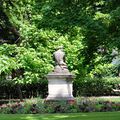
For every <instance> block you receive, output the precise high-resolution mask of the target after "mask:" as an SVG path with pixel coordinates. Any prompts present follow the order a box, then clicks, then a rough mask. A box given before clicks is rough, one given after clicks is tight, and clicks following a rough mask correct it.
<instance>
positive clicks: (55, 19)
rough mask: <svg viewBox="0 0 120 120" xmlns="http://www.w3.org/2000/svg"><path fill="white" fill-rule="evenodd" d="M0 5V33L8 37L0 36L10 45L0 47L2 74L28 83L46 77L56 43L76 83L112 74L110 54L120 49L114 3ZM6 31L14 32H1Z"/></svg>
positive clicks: (9, 0) (7, 0) (38, 0)
mask: <svg viewBox="0 0 120 120" xmlns="http://www.w3.org/2000/svg"><path fill="white" fill-rule="evenodd" d="M0 3H1V6H0V10H1V11H2V12H1V16H0V30H2V31H4V34H5V36H7V37H5V36H4V35H3V34H1V35H0V43H5V42H6V39H8V38H9V39H10V41H11V40H12V42H9V43H14V44H13V45H10V44H1V45H0V56H1V58H0V74H1V75H2V74H4V77H5V76H12V77H11V80H12V81H13V83H15V84H16V83H19V84H32V83H38V82H41V80H43V79H45V75H46V74H47V73H48V72H49V71H51V70H52V69H53V64H54V62H53V61H52V53H53V52H54V51H55V48H56V47H57V46H60V45H63V46H64V48H65V52H66V63H67V65H68V68H69V70H70V71H72V72H74V73H75V74H76V76H77V78H76V79H81V78H83V79H84V78H85V77H86V76H87V77H88V76H89V77H92V78H94V77H95V75H96V76H102V77H106V76H114V74H115V73H116V71H115V70H114V68H112V67H111V64H110V63H111V60H112V59H111V51H112V50H113V49H114V48H118V52H119V48H120V42H119V38H120V29H119V28H120V23H119V18H120V14H119V12H120V7H119V3H120V2H119V1H118V0H80V1H79V0H59V1H58V0H53V1H51V0H1V1H0ZM8 28H12V30H8V31H7V32H5V30H6V29H8ZM13 28H14V29H13ZM13 31H14V32H13ZM15 31H17V32H15ZM9 36H10V37H9ZM15 38H16V40H14V39H15ZM1 41H2V42H1ZM7 41H9V40H7ZM21 69H22V70H21ZM20 70H21V71H22V72H21V73H20ZM113 70H114V71H115V72H114V73H113ZM14 74H15V75H14ZM80 82H81V81H80ZM88 82H89V80H88ZM88 86H89V85H88Z"/></svg>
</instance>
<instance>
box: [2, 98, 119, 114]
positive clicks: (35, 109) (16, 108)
mask: <svg viewBox="0 0 120 120" xmlns="http://www.w3.org/2000/svg"><path fill="white" fill-rule="evenodd" d="M107 111H120V102H119V101H111V100H102V99H95V98H92V99H91V98H77V99H76V103H74V104H69V103H68V102H66V101H56V102H50V103H49V104H48V103H46V102H44V100H42V99H39V98H37V99H30V100H25V101H23V102H16V103H8V104H3V105H1V106H0V113H7V114H16V113H17V114H36V113H76V112H107Z"/></svg>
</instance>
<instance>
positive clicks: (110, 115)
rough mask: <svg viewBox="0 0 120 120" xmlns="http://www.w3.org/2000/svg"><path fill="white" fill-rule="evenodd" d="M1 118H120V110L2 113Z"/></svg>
mask: <svg viewBox="0 0 120 120" xmlns="http://www.w3.org/2000/svg"><path fill="white" fill-rule="evenodd" d="M0 120H120V112H92V113H74V114H73V113H71V114H1V115H0Z"/></svg>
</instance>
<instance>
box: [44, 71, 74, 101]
mask: <svg viewBox="0 0 120 120" xmlns="http://www.w3.org/2000/svg"><path fill="white" fill-rule="evenodd" d="M72 78H73V76H72V75H71V74H68V73H67V74H66V73H65V74H64V73H51V74H48V75H47V79H48V97H47V98H46V100H68V101H69V100H74V97H73V95H72V92H73V87H72Z"/></svg>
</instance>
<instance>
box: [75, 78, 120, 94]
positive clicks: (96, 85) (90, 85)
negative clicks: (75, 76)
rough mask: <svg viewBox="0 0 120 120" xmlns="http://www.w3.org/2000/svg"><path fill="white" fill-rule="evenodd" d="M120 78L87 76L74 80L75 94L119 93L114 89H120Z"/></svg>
mask: <svg viewBox="0 0 120 120" xmlns="http://www.w3.org/2000/svg"><path fill="white" fill-rule="evenodd" d="M119 85H120V78H117V77H114V78H107V77H106V78H85V79H82V80H81V79H80V80H76V81H74V96H80V95H82V96H104V95H119V94H120V93H116V92H114V91H113V89H120V88H119Z"/></svg>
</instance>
